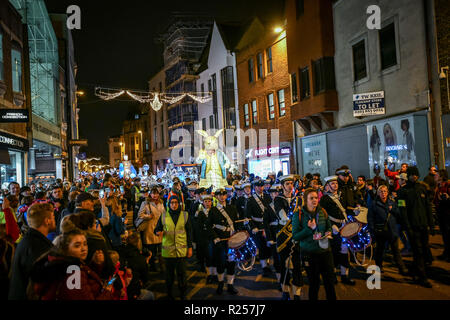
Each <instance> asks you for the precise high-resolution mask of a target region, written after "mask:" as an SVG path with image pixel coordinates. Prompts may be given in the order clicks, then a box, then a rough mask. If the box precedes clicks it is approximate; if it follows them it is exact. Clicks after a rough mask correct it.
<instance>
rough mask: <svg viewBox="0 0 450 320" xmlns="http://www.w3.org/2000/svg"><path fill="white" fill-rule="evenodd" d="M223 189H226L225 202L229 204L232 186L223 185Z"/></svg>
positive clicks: (232, 190) (231, 196)
mask: <svg viewBox="0 0 450 320" xmlns="http://www.w3.org/2000/svg"><path fill="white" fill-rule="evenodd" d="M225 190H226V191H227V204H231V200H232V198H233V192H234V188H233V186H225Z"/></svg>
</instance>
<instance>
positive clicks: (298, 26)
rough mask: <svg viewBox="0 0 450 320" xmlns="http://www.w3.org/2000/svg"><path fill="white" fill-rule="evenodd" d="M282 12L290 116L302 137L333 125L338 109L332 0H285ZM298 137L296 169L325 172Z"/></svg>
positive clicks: (297, 133) (298, 135)
mask: <svg viewBox="0 0 450 320" xmlns="http://www.w3.org/2000/svg"><path fill="white" fill-rule="evenodd" d="M285 12H286V21H287V28H286V34H287V54H288V69H289V75H290V79H291V89H292V91H291V93H292V94H291V97H292V100H291V102H292V107H291V119H292V120H293V122H294V126H295V136H296V137H304V136H308V135H311V134H314V133H317V132H321V131H324V130H328V129H330V128H333V127H334V117H335V112H336V111H338V97H337V92H336V89H335V80H334V40H333V11H332V1H331V0H323V1H316V0H304V1H296V0H287V1H286V5H285ZM301 140H302V139H300V138H298V139H297V144H298V145H297V148H296V151H297V157H296V158H297V161H298V163H297V166H298V168H299V171H300V172H301V173H303V174H304V173H306V172H320V171H321V169H324V171H323V172H321V174H322V175H325V174H327V173H328V172H326V171H327V170H326V168H324V166H323V163H320V162H317V161H311V160H310V159H309V158H310V155H309V154H308V152H307V153H306V154H305V153H304V150H305V148H302V147H301V146H300V143H299V142H300V141H301ZM305 142H306V139H305ZM306 150H308V149H306ZM310 150H311V151H313V150H312V149H310Z"/></svg>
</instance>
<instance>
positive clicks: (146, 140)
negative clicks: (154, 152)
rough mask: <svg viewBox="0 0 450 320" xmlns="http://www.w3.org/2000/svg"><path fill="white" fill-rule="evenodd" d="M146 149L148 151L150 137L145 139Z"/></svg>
mask: <svg viewBox="0 0 450 320" xmlns="http://www.w3.org/2000/svg"><path fill="white" fill-rule="evenodd" d="M145 151H148V139H145Z"/></svg>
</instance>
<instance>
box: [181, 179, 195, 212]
mask: <svg viewBox="0 0 450 320" xmlns="http://www.w3.org/2000/svg"><path fill="white" fill-rule="evenodd" d="M194 182H195V181H192V182H191V183H190V184H189V185H188V186H187V190H188V194H187V198H186V200H185V201H184V203H185V210H186V211H187V212H188V213H189V214H192V213H195V211H193V210H191V207H192V205H193V204H194V202H195V200H196V199H195V191H196V190H197V185H196V184H195V183H194Z"/></svg>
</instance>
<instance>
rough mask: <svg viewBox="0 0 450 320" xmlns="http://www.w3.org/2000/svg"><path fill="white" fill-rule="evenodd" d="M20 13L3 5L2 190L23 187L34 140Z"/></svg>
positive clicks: (0, 38) (0, 10)
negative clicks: (13, 185) (9, 184)
mask: <svg viewBox="0 0 450 320" xmlns="http://www.w3.org/2000/svg"><path fill="white" fill-rule="evenodd" d="M21 19H22V18H21V16H20V14H19V12H18V11H17V10H16V9H15V8H14V6H12V5H11V4H10V3H9V2H8V1H2V2H0V112H1V117H0V119H1V120H0V169H1V170H0V171H1V175H0V186H2V187H3V188H4V187H7V185H8V183H9V182H11V181H17V182H19V183H20V185H21V186H23V185H24V184H25V183H26V182H27V181H26V176H27V171H28V157H29V140H30V139H31V89H30V80H29V79H30V67H29V54H28V34H27V27H26V25H24V24H22V21H21Z"/></svg>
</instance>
